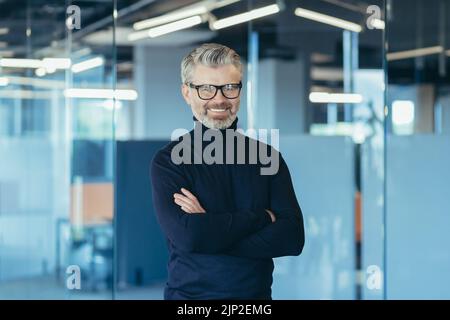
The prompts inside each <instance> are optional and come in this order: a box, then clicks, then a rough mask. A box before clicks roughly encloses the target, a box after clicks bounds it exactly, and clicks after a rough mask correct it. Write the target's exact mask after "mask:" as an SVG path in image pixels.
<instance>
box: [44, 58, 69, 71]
mask: <svg viewBox="0 0 450 320" xmlns="http://www.w3.org/2000/svg"><path fill="white" fill-rule="evenodd" d="M71 64H72V61H71V60H70V59H67V58H44V59H42V66H43V67H44V68H45V69H47V70H48V69H69V68H70V65H71Z"/></svg>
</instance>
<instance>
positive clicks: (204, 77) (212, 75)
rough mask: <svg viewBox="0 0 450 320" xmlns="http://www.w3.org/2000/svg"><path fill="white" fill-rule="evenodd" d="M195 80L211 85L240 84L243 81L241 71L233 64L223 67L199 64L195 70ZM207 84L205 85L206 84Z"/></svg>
mask: <svg viewBox="0 0 450 320" xmlns="http://www.w3.org/2000/svg"><path fill="white" fill-rule="evenodd" d="M193 79H194V80H197V81H203V82H205V81H206V82H208V83H210V84H216V83H214V82H217V84H221V83H230V82H239V81H240V80H241V74H240V72H239V70H238V69H237V68H236V67H235V66H234V65H232V64H227V65H221V66H215V67H210V66H204V65H201V64H198V65H196V66H195V67H194V70H193ZM206 82H205V83H206Z"/></svg>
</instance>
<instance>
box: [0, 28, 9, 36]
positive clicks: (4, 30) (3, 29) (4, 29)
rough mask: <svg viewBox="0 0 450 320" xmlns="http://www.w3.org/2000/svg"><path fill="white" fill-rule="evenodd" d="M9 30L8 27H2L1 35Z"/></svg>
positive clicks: (0, 29)
mask: <svg viewBox="0 0 450 320" xmlns="http://www.w3.org/2000/svg"><path fill="white" fill-rule="evenodd" d="M8 32H9V29H8V28H0V35H2V34H7V33H8Z"/></svg>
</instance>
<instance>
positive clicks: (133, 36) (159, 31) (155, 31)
mask: <svg viewBox="0 0 450 320" xmlns="http://www.w3.org/2000/svg"><path fill="white" fill-rule="evenodd" d="M202 22H203V18H202V17H201V16H194V17H190V18H186V19H183V20H179V21H175V22H171V23H168V24H164V25H162V26H158V27H154V28H151V29H148V30H144V31H139V32H133V33H130V34H129V35H128V40H130V41H136V40H139V39H143V38H147V37H149V38H155V37H159V36H162V35H164V34H167V33H171V32H175V31H178V30H183V29H187V28H190V27H193V26H196V25H198V24H201V23H202Z"/></svg>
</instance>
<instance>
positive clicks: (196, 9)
mask: <svg viewBox="0 0 450 320" xmlns="http://www.w3.org/2000/svg"><path fill="white" fill-rule="evenodd" d="M238 1H240V0H222V1H217V0H216V1H211V0H205V1H201V2H198V3H195V4H193V5H190V6H185V7H183V8H181V9H178V10H175V11H172V12H170V13H167V14H164V15H162V16H159V17H155V18H150V19H145V20H142V21H138V22H136V23H134V24H133V29H134V30H143V29H148V28H152V27H155V26H158V25H162V24H167V23H170V22H173V21H177V20H181V19H185V18H189V17H192V16H197V15H203V14H206V13H208V12H210V11H212V10H214V9H218V8H222V7H225V6H227V5H230V4H232V3H235V2H238Z"/></svg>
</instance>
